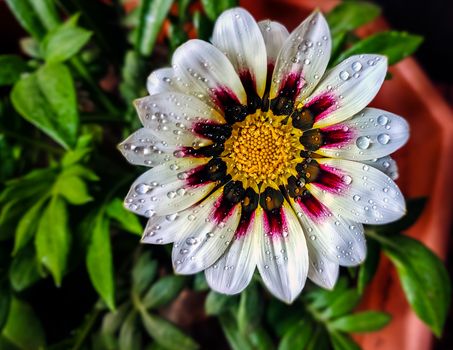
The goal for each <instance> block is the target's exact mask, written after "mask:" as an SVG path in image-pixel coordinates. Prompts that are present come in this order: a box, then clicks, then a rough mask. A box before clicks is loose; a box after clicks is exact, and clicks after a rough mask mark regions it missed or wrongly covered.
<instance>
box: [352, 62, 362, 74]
mask: <svg viewBox="0 0 453 350" xmlns="http://www.w3.org/2000/svg"><path fill="white" fill-rule="evenodd" d="M352 69H354V71H356V72H359V71H360V70H361V69H362V63H360V62H359V61H356V62H354V63H353V64H352Z"/></svg>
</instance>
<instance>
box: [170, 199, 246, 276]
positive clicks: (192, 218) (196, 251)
mask: <svg viewBox="0 0 453 350" xmlns="http://www.w3.org/2000/svg"><path fill="white" fill-rule="evenodd" d="M221 193H222V190H218V191H217V192H216V193H215V194H213V195H211V196H210V197H209V198H208V199H207V200H205V201H204V202H203V203H202V204H200V205H199V206H198V207H197V208H196V209H195V210H194V211H193V212H192V213H191V214H190V215H188V216H187V219H186V220H185V221H186V222H185V225H184V226H183V227H181V230H182V231H183V233H182V238H181V239H180V240H179V241H177V242H176V243H175V244H174V245H173V251H172V260H173V267H174V269H175V271H176V272H177V273H180V274H184V275H185V274H194V273H197V272H199V271H202V270H204V269H206V268H208V267H209V266H211V265H212V264H214V263H215V262H216V261H217V259H218V258H219V257H220V256H221V255H222V254H223V252H224V251H225V250H226V249H227V248H228V245H229V244H230V242H231V240H232V238H233V235H234V232H235V230H236V227H237V225H238V222H239V218H240V213H241V211H240V205H236V206H235V207H234V208H233V212H232V213H231V215H229V216H228V217H227V218H226V219H225V221H224V222H221V223H218V222H217V221H216V220H215V219H214V218H213V217H212V213H213V211H214V208H215V203H216V201H217V200H218V199H219V197H220V195H221Z"/></svg>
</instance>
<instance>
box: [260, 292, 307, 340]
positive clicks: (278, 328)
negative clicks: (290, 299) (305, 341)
mask: <svg viewBox="0 0 453 350" xmlns="http://www.w3.org/2000/svg"><path fill="white" fill-rule="evenodd" d="M300 318H301V315H300V311H299V310H298V309H297V307H294V305H292V306H289V305H287V304H283V303H282V302H280V301H277V300H276V299H271V300H270V302H269V304H268V305H267V307H266V321H267V323H268V324H270V325H272V327H273V330H274V331H275V333H276V334H277V335H278V336H279V337H280V338H281V337H283V335H284V334H285V333H286V332H287V331H288V330H289V329H290V328H291V327H292V325H293V324H294V323H297V322H298V321H299V320H300Z"/></svg>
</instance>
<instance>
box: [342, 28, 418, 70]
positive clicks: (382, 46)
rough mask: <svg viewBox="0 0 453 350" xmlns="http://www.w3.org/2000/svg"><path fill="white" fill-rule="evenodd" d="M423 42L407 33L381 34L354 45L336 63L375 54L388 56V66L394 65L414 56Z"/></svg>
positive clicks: (389, 32) (390, 32)
mask: <svg viewBox="0 0 453 350" xmlns="http://www.w3.org/2000/svg"><path fill="white" fill-rule="evenodd" d="M422 41H423V38H422V37H421V36H419V35H413V34H408V33H406V32H397V31H387V32H381V33H377V34H374V35H372V36H369V37H367V38H365V39H363V40H361V41H359V42H357V43H356V44H354V45H352V46H351V47H350V48H349V49H347V50H346V51H344V52H343V53H342V54H341V55H340V56H339V57H338V58H337V60H336V62H337V63H339V62H341V61H343V60H344V59H346V58H348V57H350V56H352V55H359V54H362V53H374V54H380V55H385V56H387V58H388V64H389V65H392V64H395V63H397V62H399V61H401V60H402V59H403V58H405V57H407V56H410V55H412V54H413V53H414V52H415V50H417V48H418V47H419V46H420V44H421V43H422Z"/></svg>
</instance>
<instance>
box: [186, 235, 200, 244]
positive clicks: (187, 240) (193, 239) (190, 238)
mask: <svg viewBox="0 0 453 350" xmlns="http://www.w3.org/2000/svg"><path fill="white" fill-rule="evenodd" d="M197 243H198V240H197V239H196V238H195V237H189V238H187V239H186V244H187V245H194V244H197Z"/></svg>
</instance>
